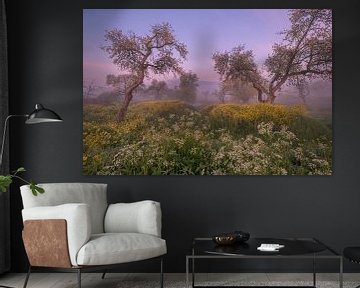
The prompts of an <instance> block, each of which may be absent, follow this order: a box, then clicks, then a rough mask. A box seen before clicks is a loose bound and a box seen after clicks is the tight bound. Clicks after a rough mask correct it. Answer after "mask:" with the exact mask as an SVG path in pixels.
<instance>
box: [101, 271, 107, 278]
mask: <svg viewBox="0 0 360 288" xmlns="http://www.w3.org/2000/svg"><path fill="white" fill-rule="evenodd" d="M106 272H107V270H104V273H103V274H102V275H101V279H105V275H106Z"/></svg>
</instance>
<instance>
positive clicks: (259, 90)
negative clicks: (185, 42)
mask: <svg viewBox="0 0 360 288" xmlns="http://www.w3.org/2000/svg"><path fill="white" fill-rule="evenodd" d="M255 89H256V88H255ZM256 90H257V92H258V97H257V98H258V102H259V103H264V102H265V100H264V99H263V98H262V95H263V92H262V90H261V89H256Z"/></svg>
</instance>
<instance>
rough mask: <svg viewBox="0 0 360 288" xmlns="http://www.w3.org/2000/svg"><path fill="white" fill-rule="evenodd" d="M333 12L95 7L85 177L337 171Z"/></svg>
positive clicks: (87, 39)
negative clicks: (334, 155) (334, 167)
mask: <svg viewBox="0 0 360 288" xmlns="http://www.w3.org/2000/svg"><path fill="white" fill-rule="evenodd" d="M332 46H333V45H332V10H331V9H84V10H83V173H84V174H85V175H331V174H332V75H333V70H332V58H333V57H332V54H333V48H332Z"/></svg>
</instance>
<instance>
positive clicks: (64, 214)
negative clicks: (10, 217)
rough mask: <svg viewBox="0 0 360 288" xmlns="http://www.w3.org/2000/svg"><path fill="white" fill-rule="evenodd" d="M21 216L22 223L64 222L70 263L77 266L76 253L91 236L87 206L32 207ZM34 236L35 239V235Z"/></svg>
mask: <svg viewBox="0 0 360 288" xmlns="http://www.w3.org/2000/svg"><path fill="white" fill-rule="evenodd" d="M22 216H23V221H24V222H25V221H27V220H45V219H64V220H66V228H67V229H66V232H67V241H68V248H69V255H70V261H71V264H72V265H73V266H76V265H77V262H76V256H77V253H78V251H79V250H80V248H81V247H82V246H83V245H84V244H85V243H86V242H88V241H89V239H90V235H91V222H90V212H89V206H88V205H86V204H82V203H80V204H78V203H77V204H75V203H71V204H64V205H58V206H42V207H33V208H27V209H23V210H22ZM34 236H35V237H36V235H34ZM40 237H41V236H40V235H37V239H34V241H38V240H39V239H38V238H40ZM47 244H48V243H47Z"/></svg>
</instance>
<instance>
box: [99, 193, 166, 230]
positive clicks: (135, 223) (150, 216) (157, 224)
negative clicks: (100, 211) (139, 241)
mask: <svg viewBox="0 0 360 288" xmlns="http://www.w3.org/2000/svg"><path fill="white" fill-rule="evenodd" d="M104 226H105V227H104V228H105V233H122V232H125V233H132V232H133V233H143V234H150V235H154V236H158V237H161V208H160V203H158V202H155V201H150V200H145V201H140V202H134V203H119V204H111V205H109V207H108V210H107V212H106V215H105V222H104Z"/></svg>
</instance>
